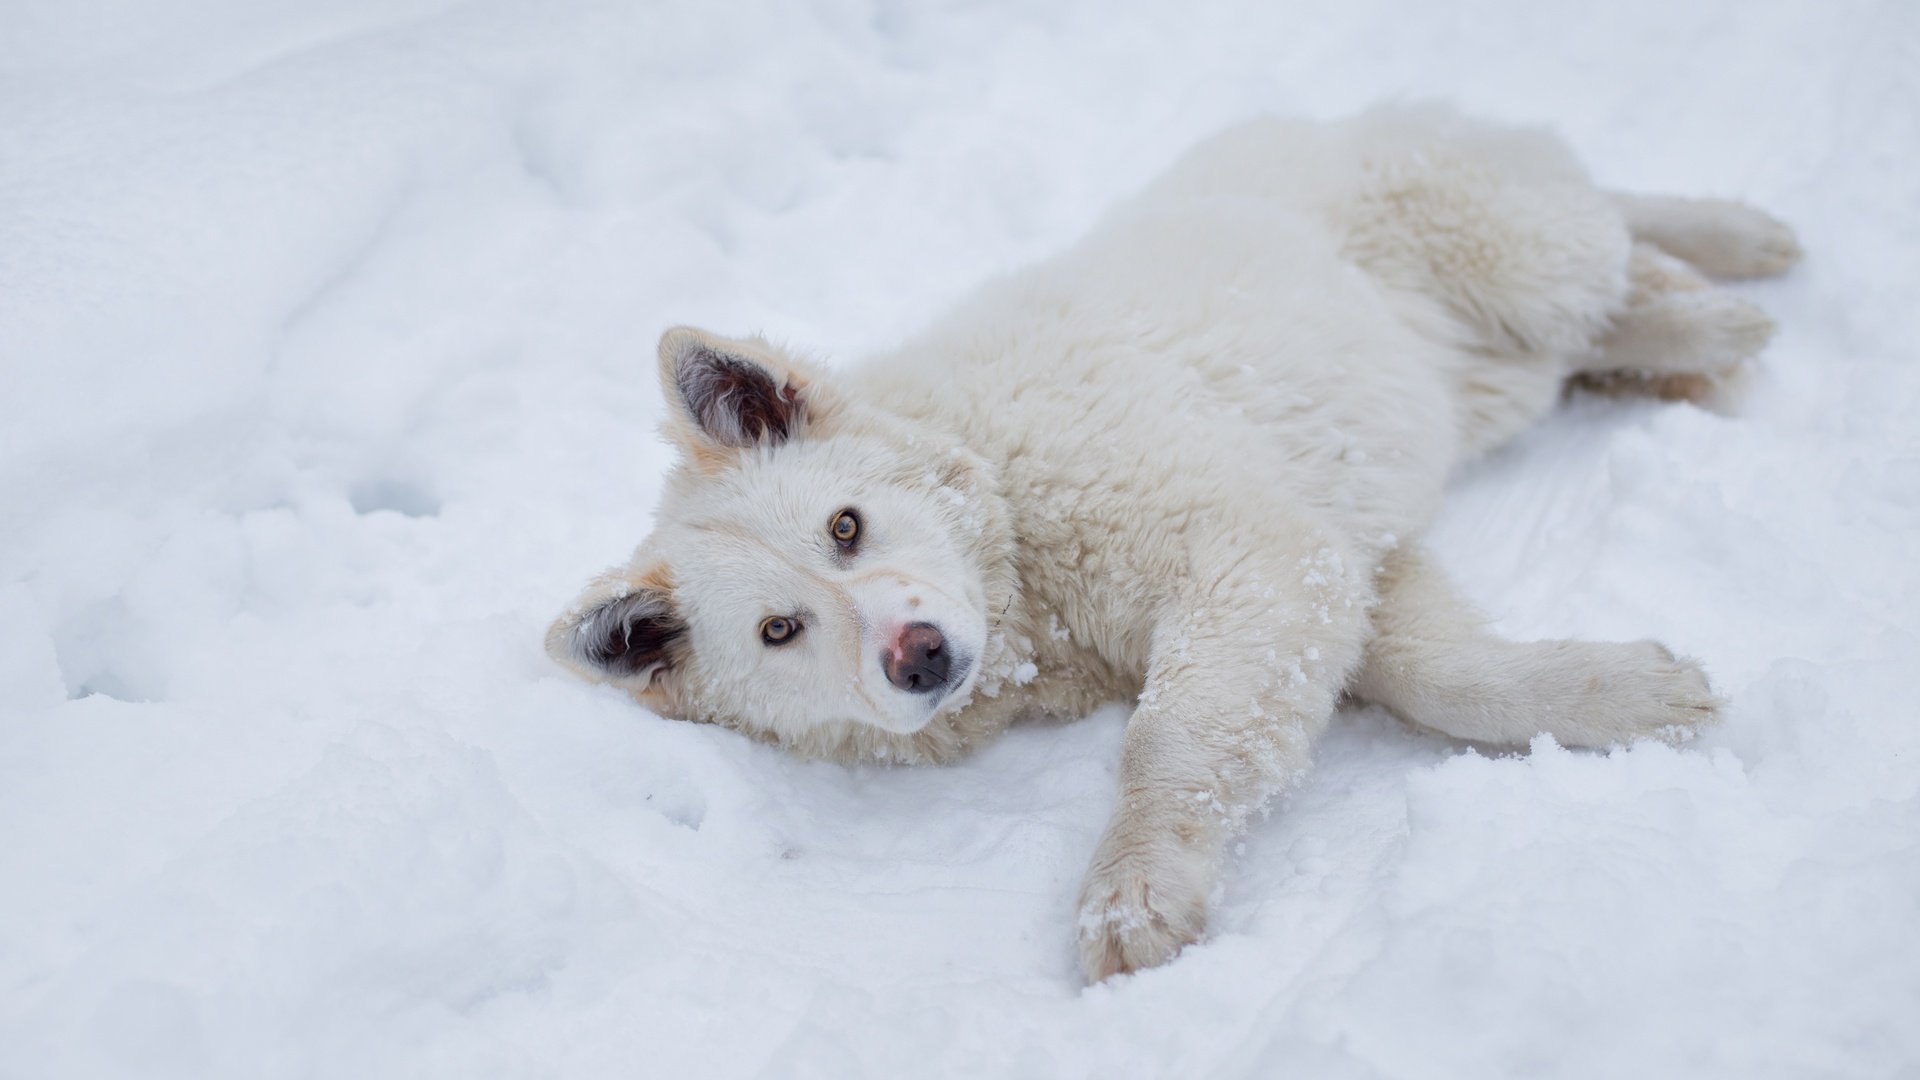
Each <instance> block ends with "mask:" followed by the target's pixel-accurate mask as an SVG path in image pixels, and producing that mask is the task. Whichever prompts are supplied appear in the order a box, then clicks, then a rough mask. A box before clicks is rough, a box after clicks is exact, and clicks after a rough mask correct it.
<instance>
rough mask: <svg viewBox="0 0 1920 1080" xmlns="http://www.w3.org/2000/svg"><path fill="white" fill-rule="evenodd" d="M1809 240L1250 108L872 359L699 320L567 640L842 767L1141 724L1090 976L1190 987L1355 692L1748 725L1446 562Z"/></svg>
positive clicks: (703, 713)
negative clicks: (1023, 265) (1251, 825)
mask: <svg viewBox="0 0 1920 1080" xmlns="http://www.w3.org/2000/svg"><path fill="white" fill-rule="evenodd" d="M1798 255H1799V251H1798V248H1797V247H1796V245H1795V242H1794V239H1793V235H1792V233H1791V232H1790V231H1789V230H1788V229H1787V228H1786V227H1785V226H1783V225H1781V224H1779V223H1778V222H1776V221H1774V220H1772V219H1771V218H1769V217H1767V216H1766V215H1764V214H1762V213H1760V212H1758V211H1755V210H1752V209H1749V208H1746V207H1744V206H1740V205H1737V204H1733V203H1727V202H1716V201H1695V200H1684V199H1673V198H1657V197H1634V196H1622V195H1609V194H1607V193H1604V192H1602V191H1599V190H1597V189H1596V188H1594V187H1593V185H1592V184H1591V183H1590V182H1589V181H1588V180H1587V178H1586V177H1585V175H1584V174H1583V172H1582V170H1581V168H1580V167H1579V165H1578V164H1577V163H1576V162H1575V160H1574V159H1573V157H1572V156H1571V155H1570V154H1569V153H1568V151H1567V150H1565V149H1564V148H1563V147H1562V145H1561V144H1560V143H1559V142H1558V141H1556V140H1555V139H1553V138H1552V137H1550V136H1547V135H1545V134H1542V133H1537V132H1531V131H1516V130H1510V129H1505V128H1498V127H1492V126H1488V125H1484V124H1480V123H1475V122H1471V121H1468V120H1465V119H1463V118H1461V117H1459V116H1457V115H1455V114H1453V113H1452V112H1449V111H1446V110H1444V109H1439V108H1421V109H1395V110H1386V111H1377V112H1373V113H1370V114H1367V115H1364V116H1361V117H1359V118H1356V119H1353V120H1349V121H1346V122H1343V123H1339V124H1334V125H1325V126H1322V125H1314V124H1309V123H1304V122H1291V121H1283V120H1262V121H1259V122H1255V123H1252V124H1248V125H1246V126H1244V127H1240V128H1237V129H1234V130H1231V131H1229V132H1227V133H1225V134H1223V135H1220V136H1218V137H1216V138H1214V139H1213V140H1212V141H1210V142H1207V143H1205V144H1203V145H1202V146H1200V147H1199V148H1197V149H1195V150H1194V151H1192V152H1191V153H1189V154H1188V155H1187V156H1186V158H1185V159H1184V160H1182V161H1181V162H1180V163H1178V164H1177V165H1176V166H1175V167H1174V168H1173V169H1172V171H1171V172H1169V173H1168V174H1167V175H1165V176H1164V177H1162V178H1161V179H1160V180H1159V181H1157V182H1156V183H1155V184H1153V185H1152V187H1150V188H1149V189H1148V190H1147V191H1146V192H1144V193H1143V194H1141V195H1139V196H1138V197H1136V198H1134V199H1133V200H1132V201H1130V202H1128V203H1126V204H1124V205H1123V206H1121V207H1120V208H1118V209H1117V210H1115V211H1113V212H1112V213H1111V214H1110V215H1108V217H1107V218H1106V219H1105V220H1104V221H1103V222H1102V223H1101V224H1100V225H1099V226H1098V227H1097V228H1095V229H1094V230H1093V232H1092V234H1091V235H1089V236H1088V237H1086V238H1085V239H1083V240H1082V241H1081V242H1080V243H1079V244H1078V245H1077V246H1076V247H1074V248H1073V249H1071V250H1070V251H1068V252H1067V253H1066V254H1064V255H1061V256H1060V257H1058V258H1055V259H1052V260H1050V261H1048V262H1045V263H1042V264H1040V265H1038V266H1035V267H1033V268H1031V269H1028V270H1026V271H1024V272H1022V273H1019V274H1016V275H1014V276H1012V277H1010V278H1007V279H1005V280H1001V281H997V282H994V283H992V284H990V285H988V286H987V287H985V288H984V289H982V290H981V291H980V292H979V293H977V294H976V295H974V296H973V297H972V298H971V299H968V300H967V301H965V302H964V303H962V304H961V305H960V306H959V307H958V308H956V309H955V310H954V311H952V312H951V313H950V314H948V315H947V316H946V317H945V318H943V319H941V320H940V321H939V322H938V323H936V324H935V325H934V326H933V327H932V328H931V329H929V330H927V331H926V332H925V333H923V334H922V335H920V336H919V337H918V338H916V339H914V340H912V341H909V342H907V343H906V344H904V345H902V346H900V347H899V348H898V349H896V350H894V351H893V352H892V353H891V354H889V355H886V356H883V357H880V358H878V359H876V360H874V361H872V362H871V363H868V364H866V365H864V366H861V367H857V368H853V369H850V370H844V371H829V370H826V369H823V368H820V367H817V366H814V365H812V364H809V363H805V362H803V361H802V360H800V359H797V358H795V357H793V356H792V355H790V354H788V353H787V352H785V351H784V350H782V349H780V348H778V347H776V346H774V345H771V344H769V343H768V342H766V341H764V340H762V339H760V338H757V337H756V338H744V339H733V338H724V337H718V336H715V335H711V334H707V333H703V332H701V331H698V330H691V329H675V330H669V331H668V332H667V333H666V335H665V336H664V337H663V338H661V341H660V378H661V384H662V386H663V388H664V390H665V392H666V395H667V397H668V399H669V401H670V402H671V403H672V405H673V409H672V410H671V411H672V412H673V419H672V420H671V421H670V423H669V429H670V434H671V437H672V439H673V440H674V441H675V442H676V443H678V445H679V447H680V449H681V451H682V452H683V457H682V461H681V462H680V464H679V465H678V467H677V468H676V469H675V470H674V472H673V474H672V476H671V478H670V480H669V483H668V488H667V493H666V495H665V498H664V500H663V502H662V504H661V506H660V510H659V516H658V522H657V525H656V528H655V531H654V533H653V535H652V536H651V537H649V538H648V539H647V540H646V541H645V542H644V543H643V544H642V545H641V546H640V548H639V550H638V551H637V552H636V553H635V554H634V556H633V558H632V561H631V562H629V563H628V564H627V565H625V566H623V567H620V568H618V569H615V570H611V571H609V572H607V573H605V574H603V575H601V576H600V577H599V578H596V579H595V580H594V581H593V582H592V583H591V584H590V585H589V587H588V588H587V590H586V592H585V594H584V595H582V596H581V597H580V598H579V600H578V601H576V602H575V604H574V605H573V607H572V608H571V609H569V610H568V611H567V613H566V614H565V615H564V616H562V617H561V618H560V620H559V621H558V622H556V623H555V624H554V626H553V629H552V631H551V632H550V633H549V635H548V638H547V647H548V649H549V651H550V652H551V653H552V654H553V656H554V657H555V658H557V659H559V660H560V661H561V662H562V663H565V664H567V665H568V666H570V667H572V668H573V669H574V670H576V671H578V672H580V673H581V674H583V675H585V676H586V677H588V678H590V679H594V680H599V681H604V682H610V683H613V684H615V685H618V686H621V687H624V688H626V689H627V690H629V691H631V692H632V694H633V696H634V697H635V698H637V699H638V700H639V702H640V703H641V704H643V705H645V706H646V707H647V708H649V709H651V710H653V711H654V712H656V713H658V714H660V715H661V716H666V717H674V718H680V719H685V720H693V721H700V722H707V723H717V724H723V725H726V726H728V727H732V728H737V729H739V730H741V731H744V732H747V733H749V734H751V735H754V736H756V737H760V738H764V739H767V740H770V741H772V742H775V743H778V744H779V745H781V746H784V747H787V748H788V749H791V750H793V751H796V752H798V753H801V754H806V755H809V756H815V757H827V758H835V759H839V760H842V761H854V760H874V759H880V760H887V761H900V762H917V761H944V760H948V759H951V758H953V757H955V756H956V755H959V754H962V753H965V752H966V751H968V750H970V749H971V748H973V747H976V746H978V745H980V744H981V743H983V742H985V741H986V740H988V739H991V738H993V737H994V736H995V735H996V734H997V733H999V732H1000V731H1001V730H1002V729H1003V728H1005V727H1006V726H1007V725H1008V724H1009V723H1010V722H1012V721H1014V720H1017V719H1020V718H1022V717H1029V716H1036V715H1045V716H1056V717H1077V716H1081V715H1084V714H1086V713H1087V712H1090V711H1091V710H1093V709H1094V708H1095V707H1097V706H1099V705H1101V704H1103V703H1106V702H1109V701H1114V700H1119V699H1127V700H1133V701H1135V702H1136V705H1135V708H1134V711H1133V716H1132V719H1131V720H1130V721H1129V722H1128V724H1127V730H1126V739H1125V750H1124V751H1123V755H1122V760H1121V774H1120V775H1121V790H1120V798H1119V806H1118V808H1117V809H1116V810H1115V812H1114V815H1113V819H1112V823H1111V824H1110V825H1109V826H1108V827H1107V830H1106V833H1105V836H1104V837H1103V838H1102V839H1101V841H1100V844H1099V849H1098V850H1097V851H1096V852H1095V854H1094V857H1093V865H1092V868H1091V870H1090V871H1089V872H1088V875H1087V879H1086V884H1085V886H1084V888H1083V890H1082V893H1081V897H1080V902H1079V903H1080V907H1079V923H1078V925H1079V931H1080V944H1081V948H1082V954H1083V957H1084V960H1085V964H1086V972H1087V975H1088V977H1089V978H1091V979H1096V980H1097V979H1101V978H1104V977H1106V976H1108V975H1110V974H1113V973H1115V972H1123V971H1131V970H1134V969H1136V968H1140V967H1146V966H1150V965H1154V964H1159V963H1162V962H1164V961H1165V960H1167V959H1168V958H1170V957H1172V956H1173V955H1174V954H1175V953H1177V952H1178V951H1179V950H1180V949H1181V947H1182V946H1184V945H1186V944H1187V943H1189V942H1191V941H1194V940H1195V939H1196V938H1197V937H1199V935H1200V934H1201V932H1202V930H1203V929H1204V925H1205V920H1206V907H1207V900H1208V894H1209V892H1210V891H1211V890H1212V888H1213V884H1214V880H1215V875H1216V872H1217V869H1216V868H1217V863H1218V862H1219V858H1220V854H1221V851H1222V848H1223V846H1224V845H1225V842H1226V840H1227V839H1228V838H1229V837H1230V836H1231V835H1232V834H1233V832H1234V831H1235V829H1236V828H1237V827H1238V826H1239V825H1240V823H1241V822H1242V820H1243V819H1244V818H1245V817H1246V816H1247V814H1248V813H1249V812H1250V811H1252V810H1254V809H1255V808H1257V807H1259V806H1260V804H1261V802H1262V801H1263V800H1264V799H1266V798H1267V797H1268V795H1269V794H1270V793H1271V792H1273V791H1274V790H1275V789H1276V788H1278V787H1280V786H1282V785H1285V784H1287V783H1288V782H1289V781H1291V780H1292V779H1293V778H1295V777H1297V776H1299V775H1300V773H1301V771H1302V770H1303V769H1305V768H1306V766H1307V762H1308V758H1309V754H1310V751H1311V749H1312V745H1313V741H1314V738H1315V736H1316V735H1318V733H1319V732H1320V731H1321V730H1322V729H1323V728H1324V727H1325V726H1326V724H1327V721H1328V718H1329V717H1330V715H1331V714H1332V713H1333V710H1334V708H1335V705H1336V703H1337V702H1338V701H1339V700H1340V699H1341V697H1342V695H1343V694H1345V695H1351V696H1352V697H1354V698H1357V699H1360V700H1363V701H1368V702H1373V703H1375V704H1378V705H1381V706H1384V707H1385V708H1387V709H1389V710H1392V711H1393V712H1394V713H1396V714H1397V715H1399V716H1401V717H1403V718H1404V719H1406V720H1407V721H1409V722H1411V723H1414V724H1418V725H1421V726H1422V727H1426V728H1430V729H1433V730H1436V731H1440V732H1444V733H1446V734H1448V735H1452V736H1455V737H1458V738H1462V739H1470V740H1474V741H1477V742H1484V743H1497V744H1509V745H1517V744H1524V743H1525V742H1526V741H1527V740H1528V739H1529V738H1531V737H1532V736H1533V735H1535V734H1536V733H1540V732H1546V733H1548V734H1550V735H1552V736H1553V737H1554V738H1555V739H1557V740H1559V741H1560V742H1561V743H1562V744H1564V745H1569V746H1599V745H1605V744H1613V743H1621V742H1625V741H1628V740H1632V739H1636V738H1641V737H1646V736H1654V737H1664V738H1676V737H1683V736H1684V735H1686V734H1687V733H1689V732H1691V730H1692V729H1694V728H1695V727H1696V726H1698V725H1700V724H1702V723H1705V722H1707V721H1709V720H1710V719H1712V718H1713V716H1714V713H1715V708H1716V701H1715V699H1714V697H1713V695H1712V694H1711V693H1710V691H1709V690H1708V687H1707V681H1706V678H1705V677H1704V676H1703V675H1702V673H1701V671H1700V669H1699V667H1698V666H1697V665H1695V664H1694V663H1692V662H1690V661H1687V660H1683V659H1678V658H1676V657H1675V656H1674V655H1673V654H1672V653H1671V652H1669V651H1667V650H1666V649H1665V648H1663V647H1661V646H1660V645H1658V644H1655V643H1653V642H1649V641H1643V642H1636V643H1630V644H1598V643H1587V642H1573V641H1551V642H1534V643H1517V642H1508V641H1503V640H1500V639H1498V638H1495V637H1493V636H1491V635H1489V634H1488V633H1487V632H1486V631H1485V630H1484V629H1483V628H1482V624H1481V620H1480V618H1479V617H1477V616H1476V615H1475V613H1474V612H1473V610H1472V609H1471V608H1470V607H1469V606H1468V605H1467V604H1466V603H1464V602H1463V601H1462V600H1461V599H1460V598H1459V597H1458V596H1457V595H1456V594H1455V592H1454V591H1453V589H1452V588H1451V587H1450V586H1449V585H1448V583H1447V581H1446V580H1445V578H1444V577H1442V576H1441V575H1440V574H1439V573H1437V572H1436V571H1435V569H1434V567H1433V566H1432V565H1431V563H1429V562H1428V561H1427V559H1426V558H1425V557H1424V556H1423V555H1422V553H1421V551H1420V546H1419V542H1418V538H1419V535H1420V532H1421V529H1422V528H1423V527H1424V526H1425V525H1426V524H1427V523H1428V522H1429V520H1431V518H1432V517H1433V515H1434V512H1435V510H1436V508H1437V507H1438V505H1439V503H1440V499H1441V495H1442V489H1443V487H1444V485H1445V483H1446V481H1447V477H1448V474H1449V473H1450V472H1452V471H1453V469H1454V468H1455V467H1456V466H1457V465H1459V464H1460V463H1461V462H1464V461H1466V460H1468V459H1470V458H1472V457H1474V456H1475V455H1477V454H1480V453H1483V452H1485V451H1486V450H1487V449H1488V448H1490V447H1493V446H1497V445H1499V444H1500V443H1501V442H1502V441H1504V440H1506V439H1508V438H1509V437H1511V436H1512V435H1514V434H1515V433H1516V432H1518V431H1520V430H1521V429H1522V428H1524V427H1526V426H1527V425H1528V424H1530V423H1532V422H1534V421H1535V420H1537V419H1538V418H1540V417H1541V416H1542V415H1543V414H1545V413H1546V412H1547V411H1548V410H1549V409H1551V408H1552V406H1553V404H1554V402H1555V400H1556V399H1557V398H1558V397H1559V395H1560V393H1561V389H1562V386H1563V385H1564V384H1565V383H1566V382H1567V381H1568V379H1570V378H1576V379H1585V380H1588V381H1592V382H1596V383H1600V384H1603V385H1606V386H1609V387H1613V388H1620V387H1637V388H1640V389H1644V390H1646V391H1649V392H1653V393H1657V394H1660V395H1663V396H1668V397H1690V398H1695V399H1698V398H1701V397H1703V396H1705V395H1708V394H1710V393H1712V392H1714V391H1715V389H1716V387H1718V386H1719V385H1720V383H1721V382H1722V381H1723V380H1724V379H1726V378H1727V377H1729V376H1731V375H1732V374H1734V373H1735V371H1736V369H1737V368H1738V366H1739V365H1740V363H1741V362H1742V361H1743V360H1745V359H1746V358H1748V357H1749V356H1751V355H1752V354H1753V353H1755V352H1756V351H1757V350H1758V349H1759V348H1760V347H1761V346H1762V345H1763V344H1764V343H1765V342H1766V340H1767V338H1768V336H1769V335H1770V334H1771V332H1772V324H1771V322H1770V321H1769V320H1768V319H1767V318H1766V316H1765V315H1764V314H1762V313H1761V312H1760V311H1759V310H1757V309H1756V308H1754V307H1753V306H1751V305H1749V304H1747V303H1746V302H1744V301H1742V300H1740V299H1737V298H1736V297H1734V296H1732V295H1731V294H1729V293H1727V292H1725V291H1722V290H1720V289H1718V288H1715V287H1713V286H1711V285H1709V284H1708V282H1707V279H1706V277H1705V275H1714V276H1717V277H1725V278H1738V277H1751V276H1758V275H1766V274H1774V273H1778V272H1780V271H1782V270H1784V269H1786V268H1787V267H1788V266H1789V265H1791V264H1792V263H1793V262H1794V261H1795V259H1797V258H1798Z"/></svg>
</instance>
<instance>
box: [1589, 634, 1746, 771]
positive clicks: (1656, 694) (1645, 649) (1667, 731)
mask: <svg viewBox="0 0 1920 1080" xmlns="http://www.w3.org/2000/svg"><path fill="white" fill-rule="evenodd" d="M1580 647H1582V648H1583V649H1585V650H1588V655H1587V656H1586V657H1585V660H1586V661H1587V672H1588V673H1587V677H1586V681H1585V685H1584V686H1583V688H1582V692H1581V693H1580V695H1579V697H1578V700H1577V701H1576V702H1574V703H1573V707H1572V708H1571V709H1570V710H1569V715H1568V716H1567V717H1566V719H1567V720H1568V721H1570V722H1569V723H1568V724H1567V725H1566V726H1565V728H1564V729H1563V730H1561V731H1556V732H1554V733H1553V734H1554V735H1555V737H1556V738H1558V739H1559V740H1560V742H1561V743H1562V744H1563V745H1569V746H1618V745H1622V744H1625V743H1630V742H1633V741H1635V740H1636V739H1658V740H1660V741H1661V742H1665V743H1671V744H1679V743H1684V742H1687V741H1689V740H1691V739H1692V738H1693V737H1694V736H1695V735H1697V734H1698V733H1699V731H1700V729H1701V728H1702V727H1705V726H1706V725H1708V724H1711V723H1713V722H1714V721H1715V720H1717V719H1719V715H1720V707H1721V704H1722V702H1721V700H1720V699H1719V698H1718V697H1715V696H1714V693H1713V689H1712V687H1710V686H1709V685H1708V684H1707V674H1706V672H1705V671H1703V670H1701V668H1700V665H1699V664H1698V663H1696V662H1694V661H1692V660H1688V659H1686V658H1684V657H1678V656H1675V655H1674V654H1673V652H1672V651H1671V650H1669V649H1668V648H1667V647H1666V646H1664V645H1662V644H1660V643H1659V642H1657V641H1635V642H1628V643H1622V644H1592V643H1581V646H1580Z"/></svg>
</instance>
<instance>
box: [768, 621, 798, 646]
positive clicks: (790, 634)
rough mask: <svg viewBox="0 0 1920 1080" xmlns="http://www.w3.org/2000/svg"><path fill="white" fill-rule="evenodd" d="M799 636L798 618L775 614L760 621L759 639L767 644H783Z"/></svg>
mask: <svg viewBox="0 0 1920 1080" xmlns="http://www.w3.org/2000/svg"><path fill="white" fill-rule="evenodd" d="M799 636H800V620H798V619H789V618H787V617H786V616H785V615H775V616H774V617H772V618H770V619H765V620H763V621H762V622H761V623H760V640H761V641H764V642H766V643H767V644H769V645H785V644H786V643H787V642H789V641H792V640H793V639H794V638H797V637H799Z"/></svg>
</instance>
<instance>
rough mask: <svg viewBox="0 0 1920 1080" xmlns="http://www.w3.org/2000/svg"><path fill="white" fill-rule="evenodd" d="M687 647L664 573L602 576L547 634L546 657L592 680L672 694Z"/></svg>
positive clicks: (684, 629)
mask: <svg viewBox="0 0 1920 1080" xmlns="http://www.w3.org/2000/svg"><path fill="white" fill-rule="evenodd" d="M686 647H687V626H686V623H684V622H682V621H681V619H680V616H679V614H678V613H677V612H676V611H675V610H674V606H673V587H672V582H671V581H670V580H669V579H668V577H667V575H666V573H665V571H664V569H655V570H651V571H648V572H646V573H644V574H640V575H638V576H634V575H631V574H628V573H625V572H622V571H609V572H608V573H605V574H602V575H601V576H599V577H597V578H595V579H594V580H593V581H592V582H591V583H590V584H589V585H588V586H587V589H586V591H585V592H584V593H581V594H580V598H579V599H578V600H576V601H574V604H573V606H572V607H570V608H568V609H567V611H566V613H565V614H563V615H561V616H560V617H559V618H558V619H556V620H554V623H553V626H552V627H551V628H549V629H548V630H547V655H549V656H551V657H553V658H554V659H555V660H558V661H560V663H562V664H564V665H566V666H567V667H570V668H572V669H573V670H574V671H576V672H579V673H580V674H581V675H584V676H586V677H587V678H588V679H591V680H593V681H594V682H611V683H618V684H620V685H622V686H625V687H627V688H628V689H629V690H632V691H634V692H635V693H642V694H662V693H666V692H668V691H670V689H671V682H672V680H671V676H672V675H673V674H674V671H675V669H676V668H677V667H678V666H679V665H680V663H681V662H682V661H683V660H684V658H685V654H686ZM662 704H664V702H662ZM656 711H659V710H656Z"/></svg>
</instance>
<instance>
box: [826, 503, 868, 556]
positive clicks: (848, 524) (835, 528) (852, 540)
mask: <svg viewBox="0 0 1920 1080" xmlns="http://www.w3.org/2000/svg"><path fill="white" fill-rule="evenodd" d="M827 531H828V532H831V533H832V534H833V542H834V543H836V544H839V545H840V548H841V550H843V551H852V550H853V545H854V544H856V543H858V542H859V541H860V515H859V514H856V513H854V512H853V511H852V510H842V511H840V512H839V513H838V514H835V515H834V518H833V524H832V525H831V526H830V527H829V528H828V530H827Z"/></svg>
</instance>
